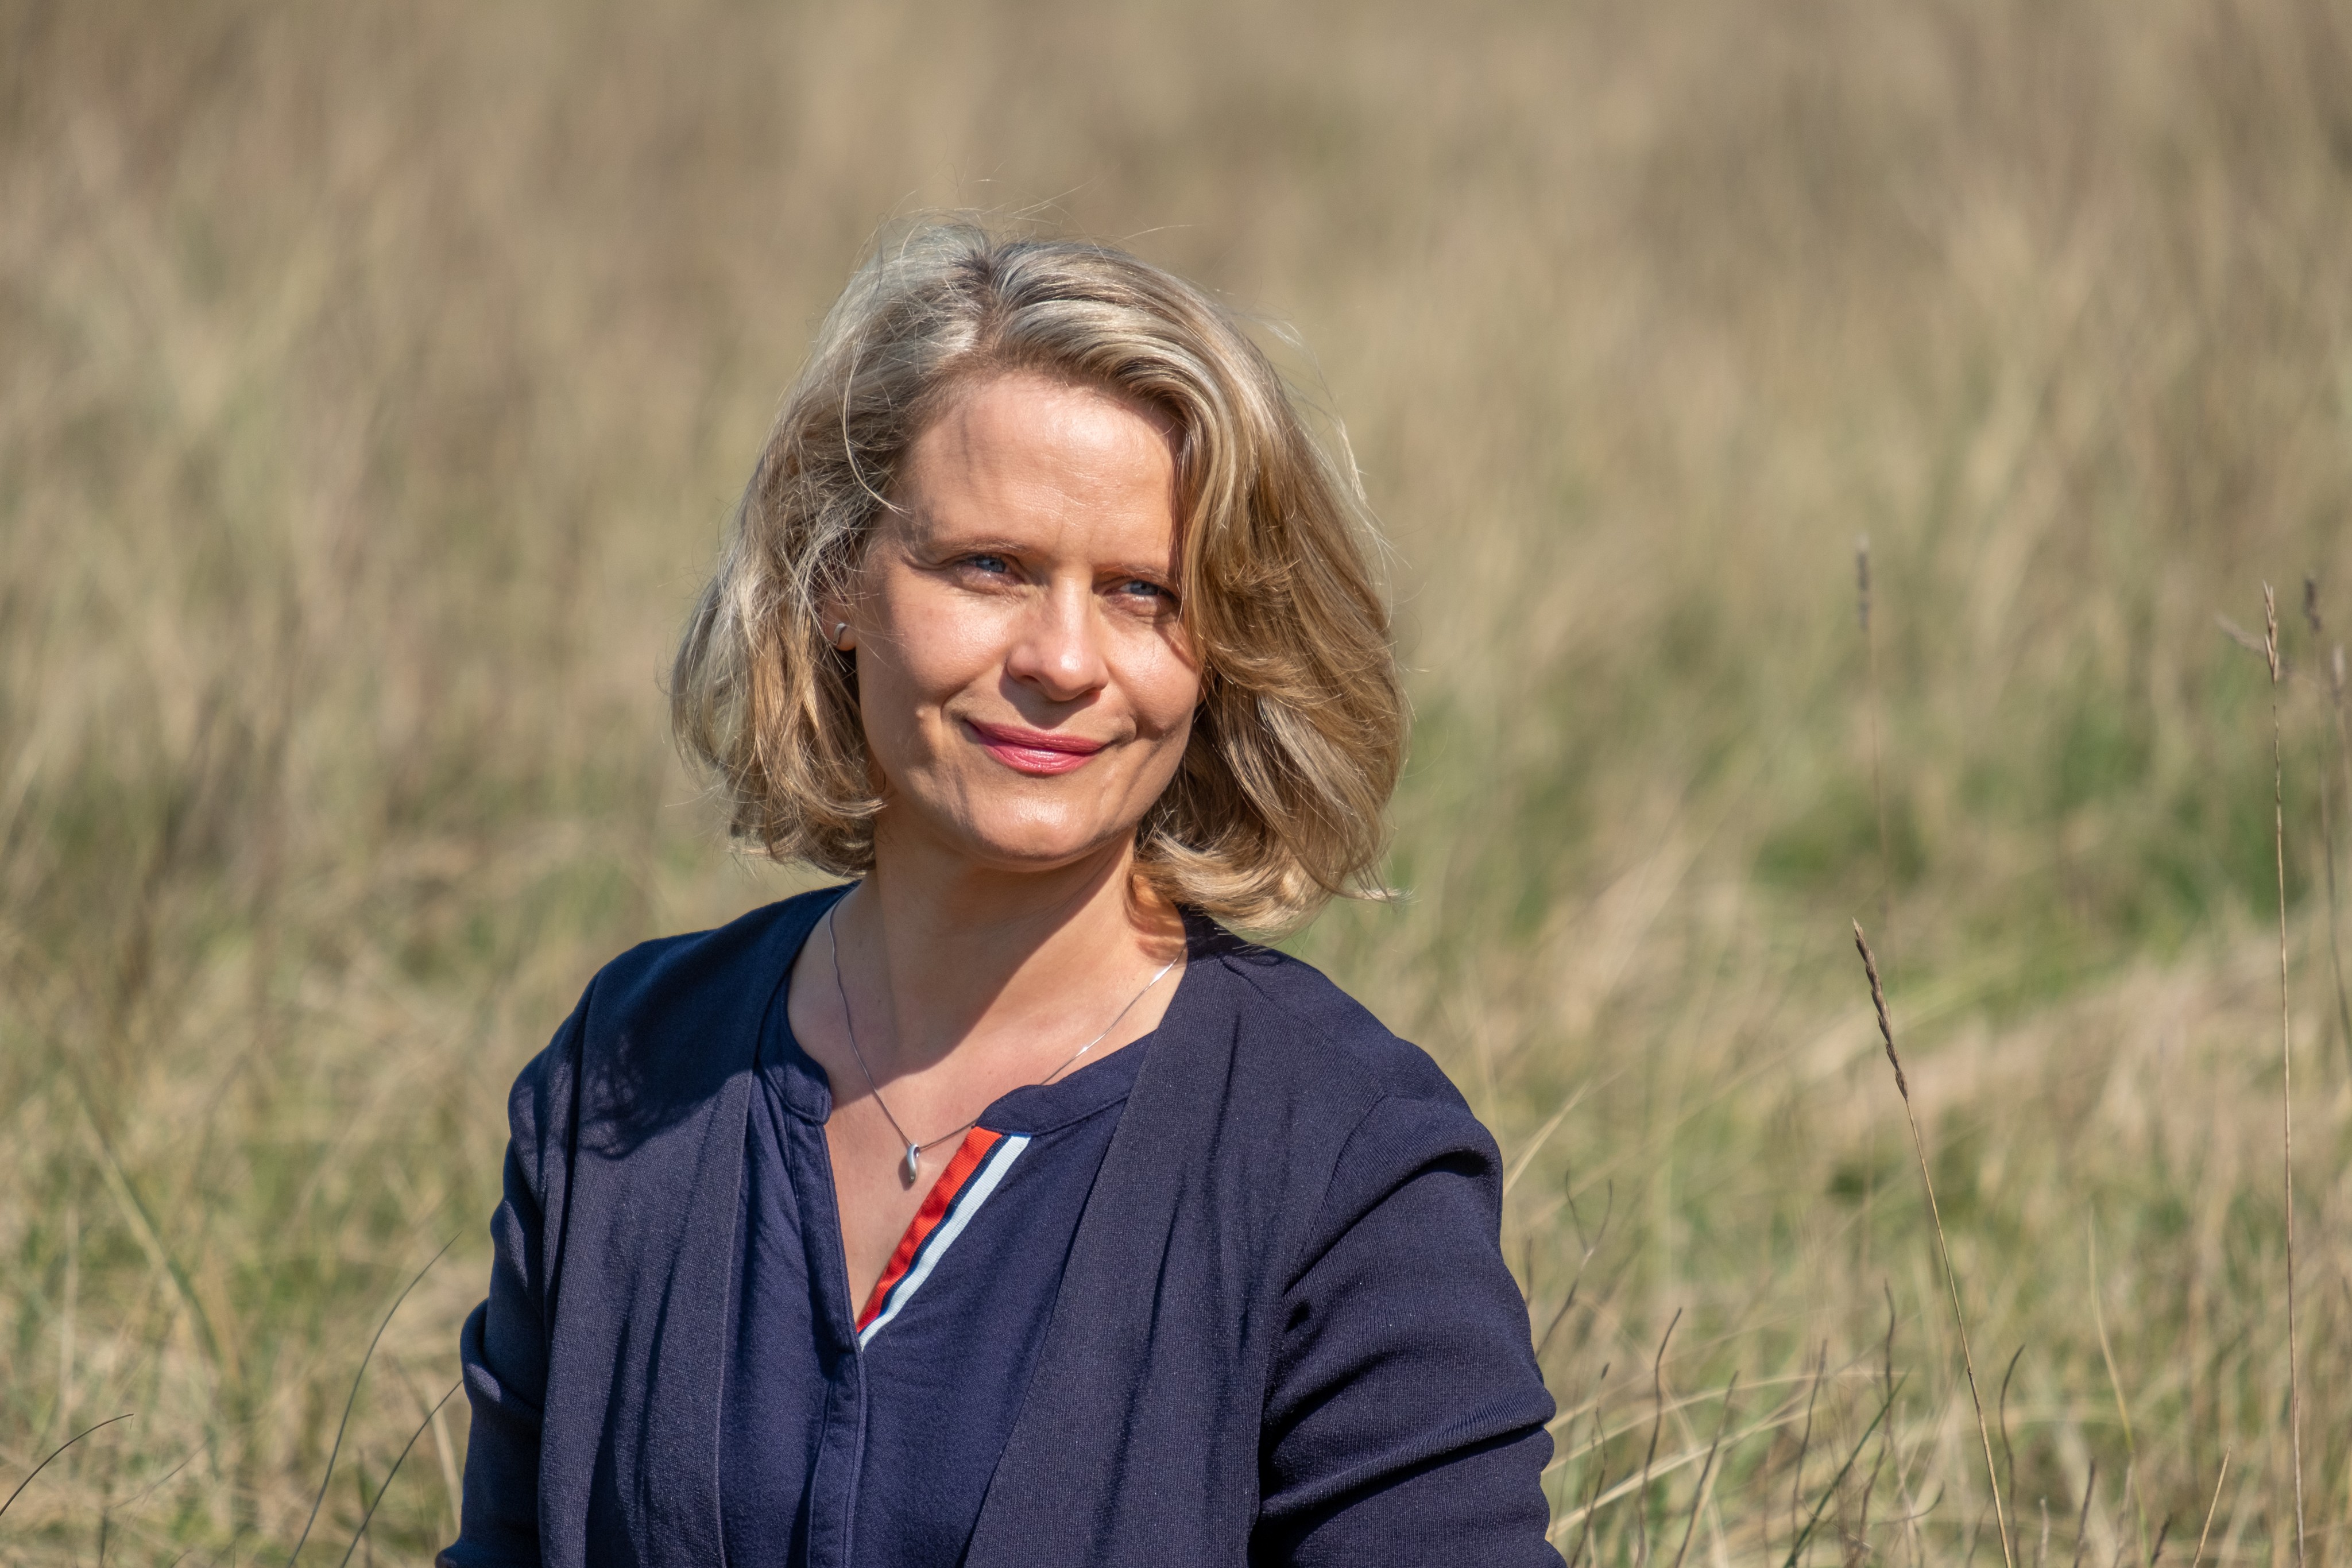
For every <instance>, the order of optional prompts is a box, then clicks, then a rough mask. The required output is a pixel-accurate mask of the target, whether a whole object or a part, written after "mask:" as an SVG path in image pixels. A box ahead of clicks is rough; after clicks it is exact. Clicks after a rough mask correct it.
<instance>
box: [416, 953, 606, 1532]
mask: <svg viewBox="0 0 2352 1568" xmlns="http://www.w3.org/2000/svg"><path fill="white" fill-rule="evenodd" d="M586 1011H587V1000H586V998H582V1000H581V1005H580V1007H579V1008H578V1009H575V1010H574V1011H573V1013H572V1017H571V1018H570V1019H567V1020H566V1021H565V1023H564V1025H563V1027H562V1029H560V1030H557V1031H556V1035H555V1039H554V1040H552V1041H551V1043H550V1044H549V1046H548V1048H547V1049H546V1050H545V1051H542V1052H541V1053H540V1054H539V1055H538V1056H537V1057H535V1058H533V1059H532V1060H531V1062H530V1065H529V1066H527V1067H525V1068H524V1069H523V1070H522V1073H521V1075H520V1077H518V1078H517V1079H516V1080H515V1084H514V1089H513V1091H512V1092H510V1093H509V1095H508V1097H507V1124H508V1129H509V1137H508V1142H507V1159H506V1174H505V1196H504V1197H503V1198H502V1199H501V1201H500V1202H499V1207H498V1211H497V1212H496V1213H495V1214H493V1215H492V1216H491V1218H490V1243H491V1262H490V1291H489V1297H488V1300H486V1301H483V1302H482V1304H481V1305H479V1306H478V1307H476V1308H475V1309H474V1311H473V1314H472V1315H471V1316H470V1317H468V1318H467V1320H466V1326H465V1328H464V1329H463V1330H462V1331H460V1333H459V1336H458V1342H457V1354H458V1360H459V1362H460V1363H461V1364H462V1365H463V1368H464V1372H465V1378H466V1398H467V1403H468V1404H469V1405H471V1406H472V1407H473V1427H472V1430H471V1431H470V1433H469V1434H468V1436H467V1440H466V1485H465V1517H464V1520H463V1521H462V1522H461V1524H460V1526H459V1530H458V1535H457V1541H456V1542H455V1543H453V1544H452V1545H450V1546H449V1547H448V1548H447V1549H446V1550H445V1551H443V1552H441V1554H440V1555H439V1556H438V1557H436V1559H435V1560H434V1561H435V1563H436V1568H519V1565H522V1564H536V1563H538V1562H539V1561H540V1537H539V1447H540V1426H541V1409H542V1408H543V1406H544V1405H545V1402H546V1396H547V1321H548V1319H547V1311H548V1275H547V1262H548V1258H547V1246H546V1241H547V1238H546V1234H545V1232H546V1207H547V1168H546V1167H547V1161H548V1159H549V1157H550V1153H549V1150H548V1148H547V1139H546V1136H545V1134H546V1133H547V1131H548V1130H549V1124H550V1121H551V1117H550V1114H549V1113H550V1111H551V1105H550V1103H549V1101H550V1096H551V1094H552V1093H554V1092H559V1089H560V1085H561V1084H562V1082H564V1081H567V1080H569V1079H570V1078H571V1077H572V1073H571V1072H570V1071H567V1069H568V1067H569V1065H570V1063H571V1061H572V1053H573V1051H575V1049H576V1046H577V1041H578V1037H579V1034H580V1031H581V1029H582V1026H583V1017H584V1015H585V1013H586ZM554 1157H557V1158H561V1157H562V1149H561V1148H559V1149H558V1150H557V1151H555V1155H554Z"/></svg>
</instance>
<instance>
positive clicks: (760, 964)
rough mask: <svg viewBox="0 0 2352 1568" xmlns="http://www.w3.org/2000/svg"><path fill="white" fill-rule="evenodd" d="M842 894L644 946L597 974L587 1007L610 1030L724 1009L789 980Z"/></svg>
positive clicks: (810, 896)
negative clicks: (806, 941)
mask: <svg viewBox="0 0 2352 1568" xmlns="http://www.w3.org/2000/svg"><path fill="white" fill-rule="evenodd" d="M840 894H841V889H839V888H837V887H826V888H819V889H817V890H816V891H814V892H813V893H803V894H798V895H797V896H795V897H792V898H787V899H784V900H782V902H780V903H776V904H764V905H762V906H761V907H760V908H758V909H754V910H751V912H749V913H748V914H745V915H738V916H737V917H736V918H735V919H733V920H730V921H729V922H728V923H727V924H726V925H719V926H714V927H712V928H711V929H709V930H708V931H688V932H686V933H683V934H681V935H679V936H657V937H656V938H654V939H653V940H652V941H649V942H640V943H638V944H637V945H636V946H634V947H632V948H630V949H628V950H627V951H626V952H625V953H623V954H621V955H620V956H617V957H615V958H614V959H613V960H612V961H611V962H610V963H608V964H606V965H605V966H604V967H603V968H601V969H599V970H597V971H596V975H595V977H594V978H593V979H592V980H591V981H589V983H588V990H587V994H586V995H585V996H584V997H583V998H582V1005H583V1007H585V1008H587V1009H589V1011H590V1015H591V1019H592V1020H594V1021H599V1022H602V1023H604V1024H607V1025H609V1024H612V1023H616V1022H620V1021H623V1020H626V1019H633V1018H635V1017H637V1016H639V1015H642V1014H644V1013H645V1012H646V1011H647V1010H648V1009H662V1010H667V1009H677V1008H680V1007H683V1008H686V1009H689V1010H693V1009H700V1008H704V1007H712V1006H718V1007H724V1006H725V1005H727V1004H728V1003H730V1002H731V1001H737V1000H740V992H741V990H742V988H743V986H744V983H745V982H747V981H754V980H757V979H761V978H765V979H766V980H768V981H770V982H773V981H774V980H776V979H778V978H780V977H781V967H782V966H783V965H786V964H789V963H790V962H791V959H792V956H793V954H794V953H796V952H798V951H799V949H800V945H801V942H802V940H803V938H804V937H806V936H807V935H808V933H809V930H810V928H811V927H813V926H814V925H815V924H816V922H817V921H818V920H819V919H821V918H823V916H824V912H825V910H826V909H827V908H829V907H831V905H832V904H833V901H834V900H835V898H838V897H839V896H840Z"/></svg>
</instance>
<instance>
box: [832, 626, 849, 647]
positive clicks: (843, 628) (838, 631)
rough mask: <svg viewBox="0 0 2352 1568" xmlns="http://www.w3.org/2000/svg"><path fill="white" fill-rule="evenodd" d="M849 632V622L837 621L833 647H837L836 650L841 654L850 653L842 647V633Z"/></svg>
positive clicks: (834, 629) (834, 628) (834, 627)
mask: <svg viewBox="0 0 2352 1568" xmlns="http://www.w3.org/2000/svg"><path fill="white" fill-rule="evenodd" d="M848 630H849V622H846V621H836V622H834V626H833V645H834V647H835V649H836V650H838V651H839V652H841V653H847V652H849V650H848V649H846V648H844V647H842V646H841V636H842V633H843V632H846V631H848Z"/></svg>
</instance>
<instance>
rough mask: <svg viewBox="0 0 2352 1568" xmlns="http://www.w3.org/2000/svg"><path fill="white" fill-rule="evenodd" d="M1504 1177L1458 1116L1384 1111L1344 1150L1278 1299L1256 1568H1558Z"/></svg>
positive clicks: (1408, 1102)
mask: <svg viewBox="0 0 2352 1568" xmlns="http://www.w3.org/2000/svg"><path fill="white" fill-rule="evenodd" d="M1499 1167H1500V1158H1499V1156H1498V1155H1497V1154H1496V1149H1495V1145H1494V1141H1493V1140H1492V1139H1491V1138H1489V1137H1488V1136H1487V1135H1486V1129H1485V1128H1483V1127H1481V1126H1479V1125H1478V1124H1477V1121H1476V1120H1475V1118H1474V1117H1472V1116H1471V1115H1470V1113H1469V1111H1468V1109H1467V1108H1466V1107H1465V1106H1462V1105H1460V1104H1459V1103H1458V1102H1457V1103H1454V1104H1450V1105H1449V1104H1446V1103H1441V1102H1438V1101H1434V1100H1425V1099H1417V1098H1407V1097H1402V1096H1394V1095H1391V1096H1390V1097H1388V1098H1385V1099H1383V1100H1381V1101H1380V1102H1378V1103H1376V1104H1375V1105H1374V1106H1373V1107H1372V1109H1371V1110H1370V1112H1369V1113H1367V1114H1366V1115H1365V1117H1364V1119H1363V1121H1362V1122H1361V1123H1360V1124H1359V1125H1358V1126H1357V1128H1356V1130H1355V1132H1354V1133H1353V1134H1351V1135H1350V1136H1349V1141H1348V1144H1347V1146H1346V1148H1345V1150H1344V1151H1343V1152H1342V1154H1341V1155H1340V1158H1339V1165H1338V1166H1337V1169H1336V1171H1335V1173H1334V1175H1333V1177H1332V1181H1331V1185H1330V1187H1329V1189H1328V1192H1327V1194H1326V1196H1325V1197H1324V1200H1323V1204H1322V1210H1321V1213H1320V1214H1318V1217H1317V1219H1316V1222H1315V1226H1314V1228H1313V1230H1312V1232H1311V1235H1310V1240H1309V1244H1308V1246H1307V1249H1306V1252H1305V1255H1304V1260H1303V1262H1302V1265H1301V1267H1300V1268H1299V1269H1298V1270H1297V1274H1296V1276H1295V1279H1294V1282H1293V1283H1292V1285H1291V1287H1290V1290H1289V1291H1288V1294H1287V1296H1286V1300H1285V1302H1284V1307H1285V1317H1284V1329H1283V1333H1282V1337H1281V1340H1280V1343H1278V1345H1277V1347H1276V1351H1275V1354H1274V1361H1273V1365H1272V1368H1271V1376H1270V1378H1269V1383H1268V1396H1267V1401H1266V1408H1265V1426H1264V1438H1263V1446H1262V1448H1261V1466H1262V1476H1261V1488H1262V1490H1261V1501H1260V1514H1259V1523H1258V1528H1257V1531H1256V1532H1255V1538H1254V1540H1253V1543H1252V1549H1251V1553H1250V1555H1251V1561H1252V1563H1253V1564H1259V1565H1268V1568H1271V1565H1275V1564H1280V1565H1283V1568H1325V1565H1327V1564H1328V1565H1333V1568H1337V1565H1339V1564H1343V1563H1344V1564H1349V1565H1350V1568H1358V1565H1364V1564H1380V1565H1381V1568H1406V1565H1409V1564H1423V1563H1427V1564H1438V1563H1445V1564H1453V1563H1482V1564H1491V1565H1493V1568H1545V1565H1549V1568H1558V1565H1559V1554H1558V1553H1557V1552H1554V1551H1553V1550H1552V1549H1551V1548H1550V1546H1549V1545H1548V1544H1547V1543H1546V1542H1545V1539H1544V1533H1545V1528H1546V1525H1547V1523H1548V1522H1549V1506H1548V1504H1547V1503H1546V1501H1545V1499H1544V1494H1543V1489H1542V1483H1541V1480H1540V1479H1539V1478H1540V1475H1541V1472H1542V1470H1543V1468H1544V1465H1545V1463H1546V1462H1547V1460H1548V1459H1549V1458H1550V1454H1551V1438H1550V1435H1549V1433H1548V1432H1547V1431H1546V1429H1545V1423H1546V1422H1547V1421H1549V1419H1550V1418H1551V1416H1552V1413H1553V1405H1552V1401H1551V1396H1549V1394H1548V1393H1546V1392H1545V1389H1544V1385H1543V1376H1542V1374H1541V1373H1540V1372H1539V1371H1538V1368H1537V1366H1536V1362H1535V1354H1534V1352H1533V1350H1532V1349H1531V1348H1530V1346H1529V1343H1528V1315H1527V1307H1526V1304H1525V1303H1524V1302H1523V1301H1521V1300H1520V1298H1519V1294H1518V1290H1517V1286H1516V1285H1515V1284H1514V1283H1513V1281H1512V1280H1511V1275H1510V1270H1508V1269H1507V1267H1506V1266H1505V1264H1504V1262H1503V1256H1502V1251H1501V1248H1500V1245H1499V1241H1498V1232H1499V1228H1500V1223H1501V1206H1502V1184H1501V1176H1500V1168H1499Z"/></svg>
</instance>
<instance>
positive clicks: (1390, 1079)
mask: <svg viewBox="0 0 2352 1568" xmlns="http://www.w3.org/2000/svg"><path fill="white" fill-rule="evenodd" d="M1192 963H1194V964H1196V965H1201V966H1203V967H1204V968H1205V969H1206V971H1207V972H1206V974H1204V976H1203V979H1204V981H1205V982H1206V983H1207V985H1206V987H1204V988H1213V989H1214V990H1215V991H1216V992H1217V993H1218V995H1219V997H1220V998H1221V999H1222V1000H1223V1004H1224V1006H1225V1008H1226V1009H1229V1010H1230V1011H1231V1013H1232V1016H1233V1021H1234V1050H1235V1070H1236V1071H1238V1072H1240V1073H1243V1074H1244V1075H1246V1076H1250V1077H1254V1078H1258V1079H1261V1080H1267V1081H1271V1082H1273V1083H1276V1084H1279V1085H1281V1086H1282V1087H1283V1088H1285V1089H1286V1090H1287V1091H1288V1096H1287V1097H1289V1098H1292V1099H1294V1100H1296V1101H1297V1102H1301V1103H1307V1104H1310V1105H1316V1106H1319V1107H1322V1108H1324V1109H1327V1110H1328V1111H1329V1112H1331V1113H1336V1114H1349V1113H1353V1114H1361V1113H1364V1112H1366V1111H1369V1110H1370V1107H1371V1106H1372V1104H1374V1103H1376V1102H1378V1101H1381V1100H1383V1099H1400V1100H1406V1101H1412V1102H1419V1103H1426V1104H1428V1105H1429V1106H1430V1107H1431V1108H1432V1109H1433V1110H1438V1111H1441V1112H1445V1113H1459V1114H1460V1115H1461V1116H1463V1117H1465V1118H1467V1117H1468V1116H1469V1115H1470V1108H1469V1105H1468V1104H1467V1103H1465V1101H1464V1100H1463V1098H1462V1095H1461V1093H1460V1092H1459V1091H1457V1090H1456V1089H1455V1088H1454V1084H1453V1082H1452V1081H1451V1080H1449V1079H1448V1078H1447V1077H1446V1076H1445V1073H1444V1071H1443V1070H1442V1069H1440V1068H1439V1066H1438V1065H1437V1063H1436V1062H1435V1061H1432V1060H1431V1059H1430V1056H1429V1053H1428V1052H1427V1051H1423V1050H1422V1049H1421V1048H1420V1047H1419V1046H1417V1045H1414V1044H1412V1042H1411V1041H1409V1040H1401V1039H1399V1038H1398V1037H1397V1035H1396V1034H1395V1033H1394V1032H1393V1031H1392V1030H1390V1029H1389V1027H1388V1026H1387V1025H1386V1024H1384V1023H1382V1022H1381V1020H1380V1019H1378V1018H1376V1017H1374V1016H1373V1015H1372V1013H1371V1011H1370V1009H1368V1008H1366V1007H1365V1006H1364V1005H1363V1004H1362V1003H1361V1002H1359V1001H1358V1000H1356V998H1353V997H1351V996H1349V994H1348V993H1347V992H1346V991H1344V990H1341V989H1340V988H1339V986H1338V985H1337V984H1335V983H1334V982H1333V981H1332V980H1331V978H1330V977H1328V976H1327V975H1325V974H1324V973H1323V971H1321V970H1320V969H1318V968H1317V967H1315V966H1314V965H1312V964H1309V963H1307V962H1306V961H1304V960H1303V959H1299V958H1294V957H1292V956H1290V955H1288V954H1286V953H1282V952H1277V951H1276V950H1275V949H1273V948H1271V947H1262V946H1258V945H1257V944H1255V943H1253V942H1248V941H1244V940H1243V939H1242V938H1240V937H1237V936H1233V935H1232V934H1231V933H1230V932H1226V931H1224V930H1223V929H1222V928H1218V927H1209V928H1208V930H1207V932H1206V934H1205V939H1203V940H1199V941H1196V943H1195V945H1194V952H1193V955H1192Z"/></svg>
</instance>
